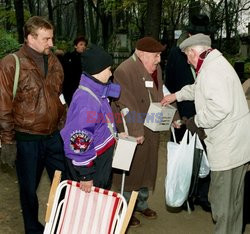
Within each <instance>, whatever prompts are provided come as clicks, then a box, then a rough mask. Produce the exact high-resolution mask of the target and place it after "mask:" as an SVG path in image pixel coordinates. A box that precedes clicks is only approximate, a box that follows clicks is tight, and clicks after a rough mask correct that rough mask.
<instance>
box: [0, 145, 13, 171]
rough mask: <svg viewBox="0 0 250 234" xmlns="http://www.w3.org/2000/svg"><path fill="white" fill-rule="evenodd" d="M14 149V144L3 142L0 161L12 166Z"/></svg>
mask: <svg viewBox="0 0 250 234" xmlns="http://www.w3.org/2000/svg"><path fill="white" fill-rule="evenodd" d="M16 151H17V150H16V144H3V145H2V148H1V155H0V159H1V162H2V163H3V164H7V165H9V166H10V167H11V168H13V167H14V166H15V161H16Z"/></svg>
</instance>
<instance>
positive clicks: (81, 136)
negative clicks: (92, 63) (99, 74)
mask: <svg viewBox="0 0 250 234" xmlns="http://www.w3.org/2000/svg"><path fill="white" fill-rule="evenodd" d="M81 86H84V87H85V88H88V89H90V90H91V91H92V92H93V93H94V95H91V94H90V93H89V92H87V91H86V90H82V89H81V88H78V89H77V90H76V91H75V93H74V95H73V98H72V102H71V104H70V106H69V110H68V113H67V120H66V123H65V126H64V128H63V129H62V130H61V136H62V139H63V142H64V151H65V155H66V157H67V158H70V159H72V163H73V164H74V165H76V166H82V165H85V166H91V165H92V164H93V160H94V159H95V158H96V157H97V156H99V155H101V154H103V153H104V152H105V151H106V150H107V149H108V148H110V147H111V146H112V145H114V144H115V138H114V136H113V134H112V133H111V130H110V129H109V127H108V120H107V117H108V119H109V120H110V121H111V126H112V129H113V131H114V132H115V133H116V128H115V126H114V118H113V114H112V110H111V107H110V105H109V101H108V98H107V97H108V96H109V97H118V96H119V94H120V86H119V85H117V84H113V83H111V82H109V83H106V84H103V83H101V82H100V81H98V80H96V79H95V78H94V77H90V76H89V75H87V74H82V76H81V80H80V86H79V87H81ZM91 91H90V92H91ZM96 98H98V100H99V101H98V100H97V99H96Z"/></svg>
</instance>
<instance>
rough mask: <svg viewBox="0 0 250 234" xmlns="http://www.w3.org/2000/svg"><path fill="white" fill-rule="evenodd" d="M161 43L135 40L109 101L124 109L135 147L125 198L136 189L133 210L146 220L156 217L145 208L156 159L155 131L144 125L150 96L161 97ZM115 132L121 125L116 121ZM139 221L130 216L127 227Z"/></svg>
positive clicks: (118, 181)
mask: <svg viewBox="0 0 250 234" xmlns="http://www.w3.org/2000/svg"><path fill="white" fill-rule="evenodd" d="M164 50H165V46H163V45H161V44H160V43H159V42H158V41H156V40H155V39H154V38H152V37H144V38H142V39H140V40H138V41H137V43H136V49H135V53H134V54H133V55H132V56H131V57H130V58H128V59H127V60H125V61H124V62H123V63H121V64H120V66H118V68H117V69H116V70H115V72H114V82H115V83H118V84H120V85H121V96H120V98H119V100H117V101H116V102H115V103H113V109H116V111H117V112H120V111H121V110H127V112H128V114H127V115H126V116H125V121H126V125H127V128H128V134H129V135H130V136H133V137H136V139H137V143H138V145H137V149H136V152H135V154H134V158H133V162H132V165H131V169H130V171H129V173H128V174H127V175H126V179H125V180H126V183H125V191H126V192H125V193H124V195H125V197H126V198H127V199H129V197H130V195H131V194H130V192H131V191H132V190H138V191H139V196H138V199H137V203H136V207H135V210H136V211H139V213H140V214H142V215H143V216H144V217H146V218H149V219H154V218H156V216H157V214H156V212H155V211H153V210H151V209H150V208H149V207H148V204H147V199H148V196H149V189H153V188H154V186H155V180H156V174H157V162H158V145H159V133H158V132H153V131H151V130H150V129H148V128H146V127H145V126H144V124H143V123H144V119H145V116H142V114H143V113H147V111H148V108H149V105H150V102H151V101H150V98H151V99H152V102H160V101H161V100H162V98H163V83H162V71H161V67H160V65H159V63H160V60H161V57H160V55H161V52H162V51H164ZM117 128H118V131H119V132H123V131H124V129H123V126H122V125H121V124H119V123H117ZM113 183H114V184H115V185H117V186H120V184H121V177H120V175H118V174H116V173H115V174H114V178H113ZM139 224H140V221H139V220H138V219H137V218H136V217H135V216H134V215H133V216H132V218H131V221H130V226H138V225H139Z"/></svg>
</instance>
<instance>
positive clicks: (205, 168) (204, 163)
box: [196, 137, 210, 178]
mask: <svg viewBox="0 0 250 234" xmlns="http://www.w3.org/2000/svg"><path fill="white" fill-rule="evenodd" d="M196 148H198V149H201V150H203V155H202V159H201V165H200V171H199V177H200V178H205V177H206V176H208V174H209V172H210V166H209V163H208V160H207V155H206V152H205V150H204V148H203V146H202V144H201V141H200V139H199V137H197V141H196Z"/></svg>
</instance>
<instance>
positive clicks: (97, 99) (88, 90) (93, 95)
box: [78, 85, 101, 105]
mask: <svg viewBox="0 0 250 234" xmlns="http://www.w3.org/2000/svg"><path fill="white" fill-rule="evenodd" d="M78 87H79V89H82V90H84V91H86V92H87V93H89V94H90V95H91V96H92V97H93V98H95V99H96V101H98V103H99V104H100V105H101V102H100V100H99V98H98V97H97V96H96V95H95V93H94V92H93V91H92V90H91V89H89V88H87V87H85V86H83V85H79V86H78Z"/></svg>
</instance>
